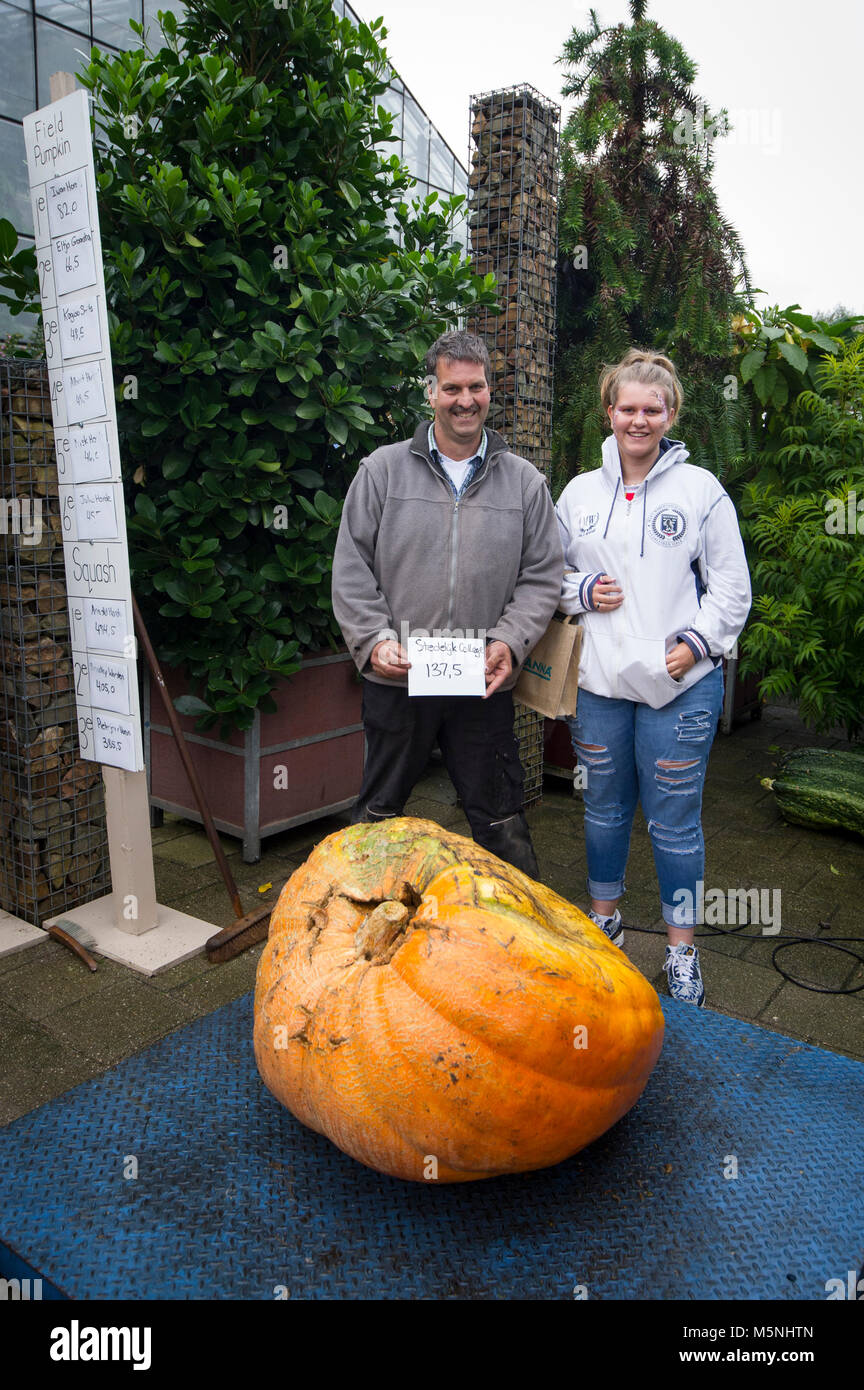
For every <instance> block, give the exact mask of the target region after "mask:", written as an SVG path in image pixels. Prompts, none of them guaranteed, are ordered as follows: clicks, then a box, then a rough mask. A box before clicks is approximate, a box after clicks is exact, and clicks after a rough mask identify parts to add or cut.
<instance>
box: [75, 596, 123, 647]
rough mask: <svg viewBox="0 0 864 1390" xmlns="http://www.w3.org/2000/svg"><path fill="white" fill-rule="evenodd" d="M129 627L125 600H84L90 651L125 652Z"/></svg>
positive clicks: (85, 635)
mask: <svg viewBox="0 0 864 1390" xmlns="http://www.w3.org/2000/svg"><path fill="white" fill-rule="evenodd" d="M128 636H129V625H128V620H127V616H126V603H125V601H124V600H123V599H119V598H118V599H111V598H103V599H99V598H86V599H85V600H84V640H85V642H86V643H87V648H88V651H91V650H95V651H102V652H124V651H126V650H127V647H126V638H127V637H128Z"/></svg>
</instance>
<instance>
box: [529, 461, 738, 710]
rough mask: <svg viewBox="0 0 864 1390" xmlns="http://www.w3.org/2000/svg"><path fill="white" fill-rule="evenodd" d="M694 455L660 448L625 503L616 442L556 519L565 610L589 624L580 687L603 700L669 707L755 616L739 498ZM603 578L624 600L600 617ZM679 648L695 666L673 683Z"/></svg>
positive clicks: (576, 485)
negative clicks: (597, 595)
mask: <svg viewBox="0 0 864 1390" xmlns="http://www.w3.org/2000/svg"><path fill="white" fill-rule="evenodd" d="M688 457H689V455H688V453H687V449H686V448H685V446H684V445H683V444H682V443H680V442H679V441H677V440H674V439H663V440H661V443H660V454H659V456H658V458H657V461H656V463H655V464H654V466H653V468H652V469H651V472H650V473H649V474H648V476H647V478H645V479H644V481H643V482H641V483H639V484H638V486H636V487H630V486H628V487H627V489H626V491H627V492H633V494H634V495H633V498H632V501H629V502H628V501H627V499H626V498H625V487H624V482H623V479H622V477H621V460H620V457H619V454H618V444H617V441H616V440H615V437H614V435H610V436H609V438H608V439H607V440H606V442H605V443H604V445H603V453H602V458H603V463H602V465H601V467H600V468H597V469H594V470H593V471H592V472H590V473H580V474H579V475H578V476H577V477H575V478H573V479H572V481H571V482H569V483H568V484H567V486H566V488H565V489H564V491H563V493H562V494H561V497H560V500H559V502H558V506H557V507H556V509H555V510H556V514H557V516H558V525H559V527H560V530H561V541H562V544H563V547H564V559H565V564H566V568H567V570H568V571H569V572H568V573H567V574H566V575H565V577H564V586H563V589H562V595H561V602H560V605H559V606H560V608H561V609H562V610H563V611H564V612H565V613H580V614H582V615H583V616H582V623H581V625H582V652H581V657H580V673H579V684H580V686H582V687H583V688H584V689H585V690H591V691H593V692H594V694H595V695H606V696H610V697H612V698H613V699H621V700H637V701H639V702H641V703H643V704H648V705H651V706H652V707H653V708H654V709H661V708H662V707H663V705H666V704H668V703H669V701H670V700H674V699H675V697H676V695H680V694H681V691H682V690H686V689H687V688H688V687H689V686H691V685H695V684H696V682H697V681H699V680H701V679H702V677H703V676H706V675H707V674H708V673H709V671H712V670H713V669H714V667H715V666H716V665H717V664H718V663H719V661H720V658H721V657H722V656H728V655H730V654H731V652H732V650H733V648H734V646H735V642H736V640H737V638H738V635H739V633H740V632H741V629H742V628H743V626H744V623H745V620H746V618H747V614H748V612H749V611H750V599H751V591H750V575H749V572H748V569H747V561H746V558H745V555H744V546H743V544H742V541H741V533H740V531H739V530H738V518H737V516H736V514H735V508H734V506H733V504H732V500H731V498H730V497H729V495H728V494H727V493H726V492H725V491H724V489H723V488H722V487H721V485H720V483H719V482H718V481H717V479H716V478H715V477H714V475H713V474H712V473H709V472H708V470H707V469H705V468H697V467H696V466H695V465H694V464H691V463H687V462H686V460H687V458H688ZM602 574H608V575H609V576H611V577H612V578H613V579H615V580H617V581H618V585H619V587H620V588H621V589H622V591H623V595H624V601H623V603H622V604H621V606H620V607H619V608H615V609H612V610H611V611H609V612H607V613H603V612H599V613H598V612H596V611H595V610H594V607H593V590H594V585H595V584H596V582H597V580H598V579H599V578H600V576H601V575H602ZM682 640H683V641H685V642H687V644H688V646H689V647H690V648H691V650H692V651H693V653H694V655H695V657H696V664H695V666H692V667H691V668H690V670H689V671H687V672H686V673H685V675H684V676H683V677H682V678H681V679H680V680H673V679H672V677H671V676H670V675H669V673H668V672H667V670H666V653H667V652H668V651H669V650H670V649H671V648H672V647H674V646H675V645H676V644H677V643H678V642H679V641H682Z"/></svg>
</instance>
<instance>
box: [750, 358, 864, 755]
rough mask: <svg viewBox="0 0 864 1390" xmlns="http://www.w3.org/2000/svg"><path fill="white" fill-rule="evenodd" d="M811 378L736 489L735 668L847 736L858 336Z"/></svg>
mask: <svg viewBox="0 0 864 1390" xmlns="http://www.w3.org/2000/svg"><path fill="white" fill-rule="evenodd" d="M815 376H816V381H817V384H818V388H819V389H818V390H813V389H811V388H808V389H807V390H805V391H802V392H801V393H800V394H799V395H798V396H797V397H796V398H795V399H794V401H793V402H791V403H790V406H789V407H788V410H787V420H788V423H787V424H786V426H785V428H783V429H782V430H781V431H780V437H779V442H778V445H777V447H776V448H775V449H773V450H771V451H770V452H769V451H765V452H763V454H762V456H761V466H760V469H759V472H758V475H757V477H756V478H755V479H753V480H752V481H750V482H749V483H747V484H746V485H745V486H744V487H743V489H742V491H741V494H740V497H739V503H738V505H739V512H740V517H741V529H742V534H743V536H744V541H745V544H746V547H747V551H748V556H749V560H750V566H751V571H752V575H753V589H754V601H753V610H752V613H751V618H750V622H749V624H748V626H747V629H746V630H745V634H744V638H743V642H742V648H743V653H744V660H743V664H742V669H743V670H744V671H745V672H757V673H759V674H760V675H761V676H762V681H761V685H760V690H761V693H762V695H763V696H765V697H770V696H772V695H774V696H776V695H789V696H793V697H795V698H796V699H797V700H798V702H799V710H800V713H801V716H802V718H803V719H804V720H805V722H806V723H808V724H809V725H811V727H813V728H814V729H817V730H827V729H830V728H831V727H832V726H833V725H835V724H842V725H844V726H845V728H846V731H847V734H848V736H849V737H850V738H852V737H854V736H855V735H857V734H858V733H859V732H860V731H861V729H862V727H864V336H862V337H858V338H857V339H855V340H853V341H851V342H848V341H838V343H837V344H836V352H835V353H834V354H833V355H830V354H828V353H825V354H823V356H822V360H821V364H820V366H819V367H818V369H816V372H815ZM850 523H851V524H850ZM859 527H860V529H859Z"/></svg>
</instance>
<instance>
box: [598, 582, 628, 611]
mask: <svg viewBox="0 0 864 1390" xmlns="http://www.w3.org/2000/svg"><path fill="white" fill-rule="evenodd" d="M591 601H592V603H593V604H594V611H595V613H611V612H612V609H613V608H620V607H621V605H622V603H623V602H624V595H623V593H622V592H621V590H620V589H619V588H618V580H617V579H613V578H612V577H611V575H608V574H601V576H600V578H599V579H598V580H597V583H596V584H595V585H594V589H593V592H592V594H591Z"/></svg>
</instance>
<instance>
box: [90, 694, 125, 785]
mask: <svg viewBox="0 0 864 1390" xmlns="http://www.w3.org/2000/svg"><path fill="white" fill-rule="evenodd" d="M92 738H93V743H94V752H93V753H91V755H90V756H91V757H95V758H96V760H97V762H100V763H110V765H111V766H112V767H125V768H126V770H127V771H128V772H135V770H136V761H135V725H134V724H133V722H132V720H131V719H124V718H123V716H122V715H120V714H112V713H110V712H108V711H102V710H100V709H97V708H95V707H94V709H93V729H92Z"/></svg>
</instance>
